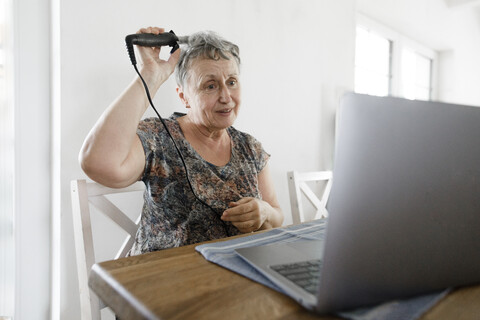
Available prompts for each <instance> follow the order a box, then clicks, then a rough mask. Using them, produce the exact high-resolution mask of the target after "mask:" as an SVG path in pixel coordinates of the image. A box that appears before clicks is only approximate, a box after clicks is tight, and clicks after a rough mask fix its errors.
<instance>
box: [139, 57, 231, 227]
mask: <svg viewBox="0 0 480 320" xmlns="http://www.w3.org/2000/svg"><path fill="white" fill-rule="evenodd" d="M132 64H133V68H134V69H135V71H136V72H137V74H138V76H139V77H140V80H141V81H142V84H143V87H144V88H145V93H146V94H147V98H148V102H149V103H150V106H151V107H152V108H153V110H154V111H155V113H156V114H157V117H158V119H160V122H161V123H162V124H163V127H164V128H165V131H166V132H167V134H168V136H169V137H170V139H171V140H172V142H173V145H174V146H175V149H176V150H177V153H178V155H179V156H180V160H181V161H182V164H183V167H184V168H185V176H186V178H187V182H188V186H189V187H190V190H192V193H193V195H194V196H195V198H196V199H197V200H198V201H200V203H201V204H203V205H205V206H207V207H208V208H210V210H212V211H213V213H215V214H218V213H217V212H216V211H215V209H213V208H212V207H211V206H210V205H208V204H207V203H206V202H205V201H203V200H202V199H200V198H199V197H198V196H197V194H196V193H195V190H194V189H193V186H192V183H191V181H190V177H189V174H188V168H187V164H186V163H185V159H184V158H183V155H182V153H181V152H180V149H179V148H178V146H177V143H176V142H175V139H174V138H173V136H172V134H171V133H170V130H169V129H168V127H167V124H166V123H165V121H163V118H162V117H161V116H160V114H159V113H158V111H157V109H156V108H155V106H154V105H153V101H152V97H151V96H150V90H148V86H147V83H146V82H145V80H144V79H143V77H142V75H141V74H140V72H139V71H138V68H137V64H136V63H132ZM220 221H221V222H222V224H223V226H224V229H225V233H226V234H227V235H230V233H229V232H228V228H227V225H226V224H225V221H223V220H222V219H220Z"/></svg>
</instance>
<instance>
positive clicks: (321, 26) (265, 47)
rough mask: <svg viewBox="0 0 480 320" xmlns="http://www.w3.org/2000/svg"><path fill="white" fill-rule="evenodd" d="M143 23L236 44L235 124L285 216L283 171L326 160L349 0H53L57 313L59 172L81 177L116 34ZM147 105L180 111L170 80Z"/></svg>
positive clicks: (65, 287) (343, 68) (109, 77)
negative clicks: (251, 142) (266, 155)
mask: <svg viewBox="0 0 480 320" xmlns="http://www.w3.org/2000/svg"><path fill="white" fill-rule="evenodd" d="M150 25H153V26H162V27H165V28H167V29H173V30H174V31H175V32H176V33H177V34H179V35H183V34H189V33H192V32H195V31H198V30H205V29H210V30H215V31H217V32H219V33H220V34H221V35H223V36H224V37H226V38H227V39H230V40H232V41H234V42H236V43H237V44H238V45H239V46H240V52H241V57H242V63H243V66H242V71H241V72H242V78H241V81H242V86H243V102H242V109H241V112H240V116H239V119H238V120H237V123H236V127H237V128H239V129H241V130H244V131H247V132H249V133H251V134H253V135H254V136H255V137H257V138H258V139H259V140H260V141H262V142H263V144H264V147H265V148H266V150H267V151H268V152H270V153H271V154H272V158H271V162H270V164H271V169H272V174H273V179H274V181H275V184H276V187H277V193H278V196H279V199H280V203H281V206H282V208H283V210H284V212H285V214H286V215H287V218H286V223H290V222H291V218H290V204H289V200H288V189H287V179H286V172H287V171H288V170H293V169H298V170H320V169H329V168H331V165H332V153H333V151H332V148H333V145H332V141H333V129H334V128H333V125H334V111H335V107H336V104H335V95H336V94H338V93H339V92H340V91H341V90H344V89H351V88H353V73H352V70H353V58H354V57H353V49H354V47H353V46H354V1H353V0H343V1H326V0H323V1H311V0H300V1H299V0H283V1H279V0H270V1H265V0H263V1H258V0H237V1H224V0H204V1H193V0H192V1H185V0H184V1H175V2H173V1H157V0H155V1H153V0H150V1H141V2H139V1H137V2H135V3H133V2H131V1H126V0H121V1H118V0H117V1H93V0H86V1H68V2H65V1H62V2H61V61H62V70H61V88H62V91H61V105H62V106H61V110H62V118H61V119H62V122H61V125H62V135H61V137H62V153H61V165H62V167H61V168H62V174H61V183H62V245H63V248H62V255H63V257H62V272H63V274H62V294H61V296H62V298H63V301H62V311H61V318H62V319H76V318H78V312H79V304H78V290H77V283H76V278H75V272H76V267H75V264H74V261H75V256H74V243H73V237H72V219H71V209H70V199H69V191H68V188H69V181H70V180H71V179H75V178H81V177H85V175H84V174H83V173H82V171H81V169H80V167H79V165H78V162H77V155H78V151H79V149H80V146H81V144H82V142H83V139H84V138H85V136H86V135H87V133H88V131H89V130H90V128H91V127H92V126H93V124H94V122H95V121H96V119H97V118H98V117H99V116H100V114H101V113H102V112H103V110H104V109H105V108H106V107H107V106H108V104H109V103H110V102H111V101H112V100H113V99H114V98H115V97H116V96H117V95H118V94H119V93H120V92H121V91H122V90H123V89H124V87H125V86H126V85H127V84H128V83H129V82H130V81H131V79H132V78H133V77H134V70H133V68H132V67H131V64H130V62H129V59H128V56H127V53H126V50H125V44H124V37H125V35H127V34H129V33H134V32H136V30H137V29H139V28H140V27H142V26H150ZM338 39H342V41H338ZM155 104H156V106H157V109H158V110H159V112H160V113H161V114H162V115H163V116H168V115H170V114H171V112H172V111H174V110H179V111H182V110H183V107H182V106H181V104H180V102H179V101H178V98H177V96H176V94H175V82H174V79H171V80H170V82H168V83H167V84H165V86H164V87H163V88H162V89H161V90H160V92H159V93H158V94H157V96H156V99H155ZM150 114H152V113H151V112H150Z"/></svg>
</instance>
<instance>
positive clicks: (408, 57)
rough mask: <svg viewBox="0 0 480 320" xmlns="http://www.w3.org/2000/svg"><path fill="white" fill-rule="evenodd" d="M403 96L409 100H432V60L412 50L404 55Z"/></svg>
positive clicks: (404, 52)
mask: <svg viewBox="0 0 480 320" xmlns="http://www.w3.org/2000/svg"><path fill="white" fill-rule="evenodd" d="M402 87H403V96H404V97H405V98H407V99H419V100H430V99H431V98H432V59H430V58H427V57H425V56H423V55H421V54H419V53H417V52H415V51H413V50H411V49H404V50H403V55H402Z"/></svg>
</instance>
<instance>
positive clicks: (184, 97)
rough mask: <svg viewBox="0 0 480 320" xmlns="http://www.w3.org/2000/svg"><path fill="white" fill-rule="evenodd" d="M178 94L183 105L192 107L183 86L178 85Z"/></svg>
mask: <svg viewBox="0 0 480 320" xmlns="http://www.w3.org/2000/svg"><path fill="white" fill-rule="evenodd" d="M177 94H178V97H179V98H180V100H181V101H182V103H183V105H184V106H185V108H190V104H189V103H188V100H187V97H186V95H185V92H184V91H183V89H182V88H180V87H177Z"/></svg>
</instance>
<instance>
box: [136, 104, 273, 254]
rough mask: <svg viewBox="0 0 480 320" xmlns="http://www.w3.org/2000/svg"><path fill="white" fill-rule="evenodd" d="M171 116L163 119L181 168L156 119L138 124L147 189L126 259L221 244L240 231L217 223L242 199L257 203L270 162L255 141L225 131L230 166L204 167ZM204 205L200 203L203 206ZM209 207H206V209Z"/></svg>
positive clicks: (230, 128) (206, 165) (248, 136)
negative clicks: (205, 243) (201, 244)
mask: <svg viewBox="0 0 480 320" xmlns="http://www.w3.org/2000/svg"><path fill="white" fill-rule="evenodd" d="M181 115H182V114H178V113H175V114H174V115H172V116H171V117H170V119H164V121H165V123H166V125H167V127H168V129H169V131H170V133H171V134H172V136H173V138H174V139H175V141H176V144H177V146H178V148H179V150H180V152H181V153H182V155H183V158H184V160H185V164H186V166H187V169H188V176H189V180H190V183H191V186H192V188H193V190H194V191H195V194H196V195H197V196H198V198H200V200H201V201H199V200H198V199H197V198H196V197H195V195H194V194H193V193H192V190H191V188H190V185H189V183H188V180H187V178H186V174H185V168H184V166H183V163H182V161H181V159H180V157H179V155H178V152H177V150H176V148H175V146H174V145H173V143H172V141H171V139H170V137H169V136H168V133H167V132H166V130H165V128H164V127H163V124H162V123H161V122H160V120H159V119H158V118H148V119H145V120H142V121H141V122H140V124H139V126H138V130H137V134H138V136H139V137H140V140H141V142H142V145H143V148H144V151H145V158H146V161H145V170H144V173H143V176H142V177H141V180H142V181H143V182H144V183H145V185H146V190H145V193H144V205H143V211H142V217H141V220H140V226H139V229H138V231H137V234H136V239H135V242H134V245H133V247H132V249H131V250H130V255H137V254H142V253H145V252H150V251H155V250H160V249H165V248H171V247H179V246H183V245H187V244H192V243H198V242H202V241H207V240H213V239H219V238H224V237H228V236H232V235H236V234H240V231H239V230H238V229H237V228H235V227H234V226H233V225H232V224H231V223H230V222H224V221H222V220H221V219H220V217H221V215H222V214H223V211H224V210H226V209H227V208H228V203H230V202H232V201H237V200H239V199H240V198H243V197H256V198H260V199H261V197H262V196H261V194H260V190H259V188H258V174H259V173H260V171H261V170H262V169H263V168H264V167H265V165H266V164H267V161H268V159H269V157H270V155H269V154H268V153H266V152H265V151H264V150H263V148H262V145H261V143H260V142H259V141H257V140H256V139H255V138H253V137H252V136H251V135H249V134H247V133H243V132H241V131H238V130H236V129H235V128H233V127H229V128H227V132H228V133H229V135H230V137H231V141H232V147H231V148H232V150H231V157H230V162H229V163H227V164H226V165H225V166H223V167H218V166H215V165H213V164H211V163H209V162H207V161H205V160H204V159H203V158H202V157H201V156H200V155H199V154H198V153H197V152H196V151H195V150H194V149H193V147H192V146H191V145H190V144H189V142H188V141H187V140H186V139H185V137H184V135H183V133H182V130H181V128H180V125H179V124H178V122H177V120H176V118H178V117H179V116H181ZM202 202H203V203H202ZM207 205H208V206H207Z"/></svg>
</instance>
